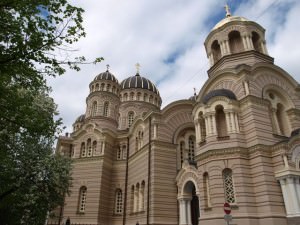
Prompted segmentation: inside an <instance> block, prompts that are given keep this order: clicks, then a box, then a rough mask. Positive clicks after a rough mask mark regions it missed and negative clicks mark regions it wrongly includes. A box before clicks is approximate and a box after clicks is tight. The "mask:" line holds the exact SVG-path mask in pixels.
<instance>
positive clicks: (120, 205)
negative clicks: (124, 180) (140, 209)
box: [115, 189, 123, 214]
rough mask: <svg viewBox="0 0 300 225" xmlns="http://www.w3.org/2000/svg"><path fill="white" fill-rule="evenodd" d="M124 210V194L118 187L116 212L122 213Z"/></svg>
mask: <svg viewBox="0 0 300 225" xmlns="http://www.w3.org/2000/svg"><path fill="white" fill-rule="evenodd" d="M122 211H123V196H122V190H121V189H117V191H116V196H115V213H116V214H121V213H122Z"/></svg>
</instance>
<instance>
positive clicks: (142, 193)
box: [139, 181, 145, 212]
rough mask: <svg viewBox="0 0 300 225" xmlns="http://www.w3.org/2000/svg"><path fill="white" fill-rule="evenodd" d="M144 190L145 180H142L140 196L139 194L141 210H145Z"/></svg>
mask: <svg viewBox="0 0 300 225" xmlns="http://www.w3.org/2000/svg"><path fill="white" fill-rule="evenodd" d="M144 192H145V181H142V183H141V187H140V196H139V211H140V212H141V211H144V204H145V203H144V199H145V198H144Z"/></svg>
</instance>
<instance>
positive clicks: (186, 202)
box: [185, 199, 192, 225]
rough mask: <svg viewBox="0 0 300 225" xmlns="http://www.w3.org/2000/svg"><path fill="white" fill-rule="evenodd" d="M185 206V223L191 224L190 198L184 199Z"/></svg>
mask: <svg viewBox="0 0 300 225" xmlns="http://www.w3.org/2000/svg"><path fill="white" fill-rule="evenodd" d="M185 206H186V217H187V221H186V222H187V223H186V224H187V225H192V218H191V217H192V214H191V199H187V200H186V201H185Z"/></svg>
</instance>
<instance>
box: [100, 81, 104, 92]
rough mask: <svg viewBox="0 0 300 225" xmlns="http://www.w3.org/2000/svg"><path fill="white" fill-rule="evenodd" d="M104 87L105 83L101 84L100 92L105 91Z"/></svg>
mask: <svg viewBox="0 0 300 225" xmlns="http://www.w3.org/2000/svg"><path fill="white" fill-rule="evenodd" d="M104 85H105V84H103V83H102V84H101V86H100V91H104Z"/></svg>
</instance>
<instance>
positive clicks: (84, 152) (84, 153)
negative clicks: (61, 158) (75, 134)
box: [80, 142, 86, 157]
mask: <svg viewBox="0 0 300 225" xmlns="http://www.w3.org/2000/svg"><path fill="white" fill-rule="evenodd" d="M80 152H81V153H80V155H81V157H86V150H85V143H84V142H82V143H81V148H80Z"/></svg>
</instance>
